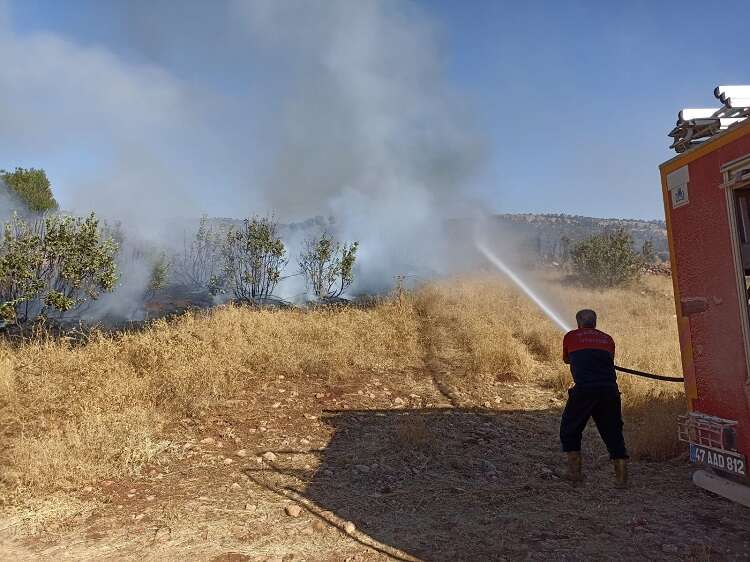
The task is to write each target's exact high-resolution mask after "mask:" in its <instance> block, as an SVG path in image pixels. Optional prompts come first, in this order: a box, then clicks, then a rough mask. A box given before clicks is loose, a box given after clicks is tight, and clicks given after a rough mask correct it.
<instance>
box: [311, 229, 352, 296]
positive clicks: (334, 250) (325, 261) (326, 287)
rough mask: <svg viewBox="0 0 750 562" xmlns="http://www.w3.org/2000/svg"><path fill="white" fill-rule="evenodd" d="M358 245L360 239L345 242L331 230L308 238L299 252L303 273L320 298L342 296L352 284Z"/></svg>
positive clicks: (314, 292)
mask: <svg viewBox="0 0 750 562" xmlns="http://www.w3.org/2000/svg"><path fill="white" fill-rule="evenodd" d="M358 247H359V243H358V242H354V243H352V244H344V245H343V246H342V245H341V244H340V243H339V242H338V241H336V240H334V238H333V237H332V236H331V235H330V234H328V233H327V232H324V233H323V234H322V235H321V236H320V237H317V238H310V239H308V240H306V241H305V247H304V249H303V250H302V253H301V254H300V256H299V267H300V273H302V274H303V275H304V276H305V281H306V282H307V287H308V288H309V289H311V290H312V292H313V294H314V295H315V296H316V297H317V298H319V299H326V298H335V297H339V296H341V294H342V293H343V292H344V291H345V290H346V289H347V288H349V286H350V285H351V284H352V281H353V280H354V262H355V260H356V258H357V248H358Z"/></svg>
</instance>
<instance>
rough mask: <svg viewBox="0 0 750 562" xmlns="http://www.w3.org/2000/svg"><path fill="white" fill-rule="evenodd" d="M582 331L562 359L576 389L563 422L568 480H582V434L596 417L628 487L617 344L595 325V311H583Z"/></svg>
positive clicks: (573, 334)
mask: <svg viewBox="0 0 750 562" xmlns="http://www.w3.org/2000/svg"><path fill="white" fill-rule="evenodd" d="M576 323H577V324H578V329H577V330H572V331H570V332H568V333H567V334H565V338H564V339H563V361H564V362H565V363H567V364H569V365H570V372H571V374H572V375H573V382H574V385H573V387H572V388H571V389H570V390H568V402H567V404H566V405H565V410H564V411H563V415H562V420H561V422H560V441H561V443H562V449H563V451H564V452H565V453H566V454H567V457H568V459H567V460H568V472H567V474H566V478H567V479H568V480H570V481H572V482H574V483H579V482H581V481H582V480H583V474H582V471H581V436H582V435H583V430H584V429H585V428H586V424H587V423H588V421H589V418H594V423H595V424H596V428H597V429H598V430H599V435H601V437H602V440H603V441H604V444H605V445H606V446H607V450H608V451H609V457H610V458H611V459H612V462H613V464H614V469H615V484H616V486H617V487H619V488H625V487H626V486H627V481H628V473H627V459H628V453H627V450H626V448H625V439H624V438H623V435H622V425H623V423H622V405H621V402H620V389H619V388H618V386H617V375H616V374H615V342H614V340H613V339H612V338H611V337H610V336H609V335H608V334H605V333H604V332H602V331H600V330H597V329H596V312H594V311H593V310H580V311H578V313H577V314H576Z"/></svg>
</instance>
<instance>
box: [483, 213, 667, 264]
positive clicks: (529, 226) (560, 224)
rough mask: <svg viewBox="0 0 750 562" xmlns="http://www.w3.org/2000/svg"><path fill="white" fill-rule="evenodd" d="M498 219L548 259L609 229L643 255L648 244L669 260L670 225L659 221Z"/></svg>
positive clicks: (573, 217) (565, 217) (540, 217)
mask: <svg viewBox="0 0 750 562" xmlns="http://www.w3.org/2000/svg"><path fill="white" fill-rule="evenodd" d="M495 219H496V220H497V221H498V223H499V224H500V225H501V226H502V227H503V228H506V229H507V230H509V231H510V232H512V233H513V234H514V235H515V236H518V237H520V238H521V239H522V240H524V242H525V243H526V244H528V245H529V248H530V250H534V251H535V252H536V253H537V254H538V255H539V256H541V257H542V258H545V259H551V260H554V259H558V258H560V257H561V255H562V251H563V247H564V244H565V242H564V240H565V238H567V239H568V240H569V241H570V243H571V244H575V243H576V242H578V241H580V240H584V239H586V238H589V237H590V236H592V235H594V234H598V233H601V232H603V231H604V230H606V229H613V228H622V229H624V230H625V231H627V232H629V233H630V235H631V236H632V237H633V246H634V248H635V249H636V250H637V251H640V250H641V248H642V247H643V243H644V242H645V241H647V240H648V241H650V242H651V243H652V244H653V249H654V253H655V254H656V255H657V256H658V257H659V258H660V259H662V260H665V261H666V260H668V259H669V244H668V242H667V225H666V223H665V222H664V221H660V220H639V219H602V218H595V217H583V216H578V215H562V214H532V213H524V214H501V215H495Z"/></svg>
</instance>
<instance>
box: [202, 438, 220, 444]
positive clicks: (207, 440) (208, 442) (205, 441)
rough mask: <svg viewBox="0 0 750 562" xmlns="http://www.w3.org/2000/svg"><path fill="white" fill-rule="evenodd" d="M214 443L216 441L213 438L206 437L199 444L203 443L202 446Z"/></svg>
mask: <svg viewBox="0 0 750 562" xmlns="http://www.w3.org/2000/svg"><path fill="white" fill-rule="evenodd" d="M214 441H216V439H214V438H213V437H206V438H205V439H201V443H203V444H204V445H210V444H211V443H213V442H214Z"/></svg>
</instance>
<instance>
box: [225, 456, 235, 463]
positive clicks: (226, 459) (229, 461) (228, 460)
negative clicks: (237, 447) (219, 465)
mask: <svg viewBox="0 0 750 562" xmlns="http://www.w3.org/2000/svg"><path fill="white" fill-rule="evenodd" d="M233 462H234V461H233V460H232V459H230V458H229V457H227V458H225V459H224V464H232V463H233Z"/></svg>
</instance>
